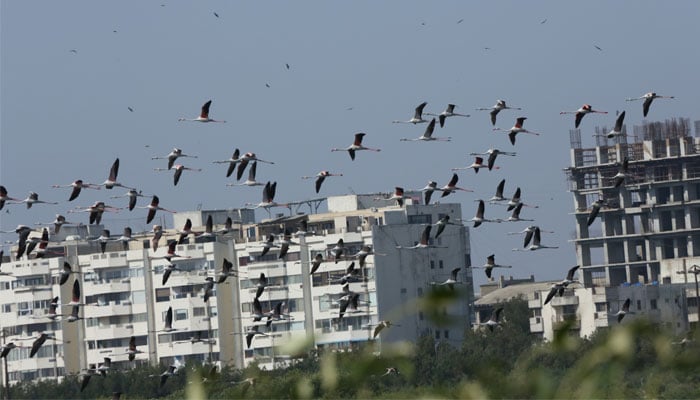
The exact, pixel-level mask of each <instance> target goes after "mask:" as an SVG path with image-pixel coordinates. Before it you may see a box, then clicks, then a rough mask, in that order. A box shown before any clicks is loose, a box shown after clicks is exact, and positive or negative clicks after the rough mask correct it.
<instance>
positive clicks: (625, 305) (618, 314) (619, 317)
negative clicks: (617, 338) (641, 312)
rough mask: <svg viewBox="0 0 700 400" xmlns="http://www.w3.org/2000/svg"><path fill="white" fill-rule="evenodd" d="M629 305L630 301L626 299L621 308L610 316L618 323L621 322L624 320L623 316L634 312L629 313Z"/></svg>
mask: <svg viewBox="0 0 700 400" xmlns="http://www.w3.org/2000/svg"><path fill="white" fill-rule="evenodd" d="M630 303H631V300H630V299H629V298H627V300H625V302H624V303H623V304H622V307H621V308H620V309H619V310H618V311H617V312H616V313H614V314H610V315H613V316H616V317H617V322H618V323H620V322H622V319H623V318H625V315H627V314H634V312H632V311H630Z"/></svg>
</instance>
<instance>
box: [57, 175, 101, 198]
mask: <svg viewBox="0 0 700 400" xmlns="http://www.w3.org/2000/svg"><path fill="white" fill-rule="evenodd" d="M51 187H53V188H63V187H72V188H73V191H72V192H71V194H70V197H69V198H68V201H73V200H75V199H76V198H78V195H79V194H80V190H81V189H83V188H85V189H97V190H100V185H94V184H92V183H85V182H83V180H82V179H78V180H75V181H73V183H70V184H68V185H51Z"/></svg>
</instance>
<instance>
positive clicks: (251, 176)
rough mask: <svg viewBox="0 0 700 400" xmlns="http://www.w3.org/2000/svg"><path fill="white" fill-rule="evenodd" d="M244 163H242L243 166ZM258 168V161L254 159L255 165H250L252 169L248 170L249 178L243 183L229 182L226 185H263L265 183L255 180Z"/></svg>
mask: <svg viewBox="0 0 700 400" xmlns="http://www.w3.org/2000/svg"><path fill="white" fill-rule="evenodd" d="M242 165H243V164H241V166H242ZM257 169H258V162H257V161H254V162H253V165H251V166H250V170H248V179H247V180H246V181H245V182H243V183H227V184H226V186H263V185H264V183H262V182H258V181H256V180H255V174H256V171H257ZM238 170H239V171H240V170H241V168H240V167H239V168H238Z"/></svg>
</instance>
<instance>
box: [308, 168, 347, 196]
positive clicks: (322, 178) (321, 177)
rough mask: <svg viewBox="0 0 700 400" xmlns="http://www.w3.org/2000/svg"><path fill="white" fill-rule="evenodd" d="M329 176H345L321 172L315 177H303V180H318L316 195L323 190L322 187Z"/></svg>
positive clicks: (316, 182)
mask: <svg viewBox="0 0 700 400" xmlns="http://www.w3.org/2000/svg"><path fill="white" fill-rule="evenodd" d="M329 176H343V174H332V173H330V172H328V171H321V172H319V173H318V174H316V175H315V176H302V177H301V179H311V178H316V181H315V183H314V185H315V187H316V193H318V192H319V191H320V190H321V185H322V184H323V181H325V180H326V178H327V177H329Z"/></svg>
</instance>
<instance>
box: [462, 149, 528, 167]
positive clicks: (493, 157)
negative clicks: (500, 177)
mask: <svg viewBox="0 0 700 400" xmlns="http://www.w3.org/2000/svg"><path fill="white" fill-rule="evenodd" d="M499 154H503V155H504V156H511V157H514V156H515V155H516V154H517V153H515V152H510V151H501V150H498V149H488V150H486V152H484V153H469V155H470V156H485V155H488V156H489V159H488V162H487V164H488V167H489V171H491V170H492V169H493V167H494V164H495V163H496V157H498V155H499ZM496 168H498V167H496Z"/></svg>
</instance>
